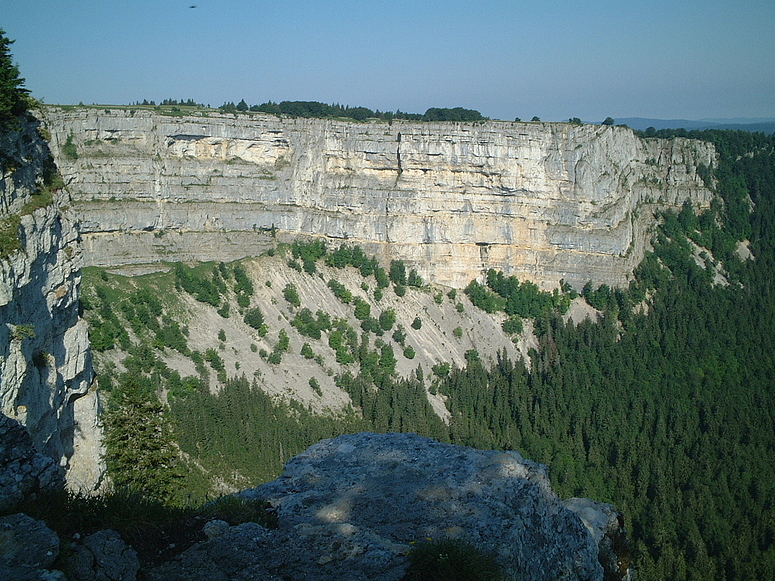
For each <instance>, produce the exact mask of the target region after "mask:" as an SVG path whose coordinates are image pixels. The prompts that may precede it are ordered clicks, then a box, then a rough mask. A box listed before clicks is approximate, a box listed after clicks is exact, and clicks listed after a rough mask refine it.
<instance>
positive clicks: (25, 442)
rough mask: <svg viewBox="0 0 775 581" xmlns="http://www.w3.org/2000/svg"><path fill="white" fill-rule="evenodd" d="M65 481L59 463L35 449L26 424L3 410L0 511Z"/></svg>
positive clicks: (54, 487) (1, 425)
mask: <svg viewBox="0 0 775 581" xmlns="http://www.w3.org/2000/svg"><path fill="white" fill-rule="evenodd" d="M63 482H64V479H63V474H62V469H61V468H60V467H59V464H58V463H57V462H55V461H54V460H53V459H52V458H49V457H48V456H44V455H43V454H41V453H40V452H37V451H36V450H35V448H34V447H33V445H32V438H31V437H30V433H29V432H28V431H27V430H26V428H25V427H24V426H22V425H21V424H20V423H19V422H17V421H16V420H12V419H11V418H9V417H7V416H5V415H3V414H0V511H7V510H11V509H14V508H15V507H17V506H18V505H19V504H20V503H21V502H22V501H24V500H27V499H31V498H34V495H38V494H39V493H45V492H49V491H52V490H54V489H56V488H58V487H61V486H62V484H63Z"/></svg>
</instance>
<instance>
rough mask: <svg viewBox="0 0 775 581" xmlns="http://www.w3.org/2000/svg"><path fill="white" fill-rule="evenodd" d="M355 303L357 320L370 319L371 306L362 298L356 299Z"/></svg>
mask: <svg viewBox="0 0 775 581" xmlns="http://www.w3.org/2000/svg"><path fill="white" fill-rule="evenodd" d="M353 302H354V303H355V318H356V319H358V320H359V321H365V320H366V319H368V318H369V315H370V314H371V305H370V304H369V303H367V302H366V301H364V300H363V299H362V298H360V297H356V298H355V301H353Z"/></svg>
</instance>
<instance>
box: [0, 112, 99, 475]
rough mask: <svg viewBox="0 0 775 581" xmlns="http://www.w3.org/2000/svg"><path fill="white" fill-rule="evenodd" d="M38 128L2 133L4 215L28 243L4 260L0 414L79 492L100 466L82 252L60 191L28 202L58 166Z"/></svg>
mask: <svg viewBox="0 0 775 581" xmlns="http://www.w3.org/2000/svg"><path fill="white" fill-rule="evenodd" d="M37 125H38V123H37V121H35V120H30V121H28V122H27V123H25V124H24V125H23V127H22V129H21V130H20V131H15V132H10V133H6V134H4V135H2V136H0V152H2V155H3V158H4V160H3V161H4V163H3V168H4V173H3V179H2V181H0V219H3V220H5V221H8V220H17V219H18V220H19V229H18V234H19V237H20V239H21V241H22V248H21V249H20V250H16V251H13V252H10V253H8V254H7V255H6V256H5V258H0V405H2V409H0V411H2V413H3V414H5V415H6V416H8V417H10V418H13V419H16V420H18V421H19V422H20V423H21V424H23V425H24V426H26V427H27V429H28V430H29V432H30V434H31V436H32V440H33V443H34V446H35V448H36V449H37V450H38V451H39V452H41V453H43V454H45V455H47V456H49V457H50V458H53V459H55V460H56V461H57V462H60V463H61V465H62V466H63V467H64V468H66V469H67V470H68V478H69V481H70V482H71V484H72V485H73V486H74V487H75V488H86V489H91V488H92V487H93V486H94V485H95V483H96V482H97V480H98V479H99V474H100V472H101V471H100V469H99V435H98V433H99V429H98V428H97V407H98V402H97V399H96V397H97V396H96V394H94V393H93V392H90V385H91V380H92V368H91V360H90V352H89V341H88V335H87V328H86V324H85V322H84V321H82V320H81V319H80V318H79V316H78V297H79V286H78V285H79V283H80V279H81V274H80V268H81V264H82V257H81V251H80V246H79V238H78V232H77V230H76V228H75V226H74V218H73V213H72V206H71V204H70V200H69V198H68V196H67V194H66V193H65V192H64V191H61V190H60V191H59V192H54V194H53V199H52V201H51V203H49V204H47V205H43V206H42V207H39V208H37V209H34V210H32V209H31V207H30V206H29V203H30V201H31V200H33V198H35V199H41V198H42V196H43V194H39V195H34V194H36V192H38V191H39V190H40V189H41V188H42V187H43V186H44V180H45V176H46V174H47V173H49V172H51V171H52V170H53V166H52V162H51V154H50V152H49V150H48V147H47V145H46V143H45V142H44V141H43V140H42V139H41V138H40V136H39V135H38V132H37ZM11 235H13V232H11Z"/></svg>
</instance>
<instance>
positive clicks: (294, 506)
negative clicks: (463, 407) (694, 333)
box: [150, 434, 622, 581]
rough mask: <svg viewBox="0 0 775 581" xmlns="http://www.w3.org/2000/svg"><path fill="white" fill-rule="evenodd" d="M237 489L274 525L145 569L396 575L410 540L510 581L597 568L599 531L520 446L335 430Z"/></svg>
mask: <svg viewBox="0 0 775 581" xmlns="http://www.w3.org/2000/svg"><path fill="white" fill-rule="evenodd" d="M241 494H242V495H243V496H245V497H255V498H262V499H267V500H269V501H270V502H271V503H272V504H273V505H274V506H275V507H276V509H277V513H278V519H279V527H278V528H277V529H276V530H266V529H263V528H262V527H260V526H259V525H256V524H253V523H247V524H243V525H239V526H236V527H226V526H213V527H210V528H212V529H213V531H211V534H208V536H209V537H211V538H210V539H209V540H208V541H205V542H203V543H200V544H199V545H195V546H194V547H192V548H191V549H189V550H187V551H186V552H185V553H183V554H182V555H181V557H179V558H178V559H177V560H176V561H173V562H171V563H168V564H165V565H163V566H161V567H159V568H157V569H156V570H155V571H153V572H152V573H151V575H150V577H151V578H152V579H158V580H161V579H165V580H167V579H203V580H204V579H208V580H209V579H305V580H308V581H309V580H320V581H322V580H330V579H338V580H356V579H370V580H385V581H387V580H392V581H397V580H399V579H401V578H402V576H403V575H404V573H405V572H406V568H407V564H408V558H407V556H406V554H407V552H408V551H409V549H410V547H411V545H412V543H414V542H416V541H423V540H424V539H426V538H427V537H431V538H433V539H436V540H440V539H444V538H456V539H460V540H463V541H466V542H469V543H471V544H473V545H476V546H479V547H482V548H484V549H487V550H490V551H493V552H494V553H495V554H496V555H497V559H498V562H499V564H500V565H501V566H502V567H503V568H504V571H505V573H506V575H505V578H511V577H509V575H516V576H517V578H524V579H534V580H540V579H547V580H548V579H567V580H571V579H603V576H604V569H603V566H602V565H601V563H600V561H599V551H600V548H599V546H600V547H602V546H603V535H600V538H599V539H596V538H595V536H594V534H593V530H592V529H591V528H590V529H588V528H587V526H586V525H585V522H584V521H583V520H582V519H581V518H579V517H578V516H577V515H576V513H575V512H573V511H571V510H568V509H567V508H566V507H565V506H564V505H563V504H562V502H560V500H559V499H558V498H557V496H556V494H555V493H554V492H553V491H552V490H551V488H550V484H549V479H548V478H547V475H546V468H545V467H544V466H541V465H539V464H535V463H533V462H530V461H528V460H525V459H523V458H522V457H521V456H520V455H519V454H518V453H516V452H484V451H479V450H473V449H470V448H463V447H460V446H452V445H449V444H441V443H438V442H435V441H433V440H430V439H428V438H422V437H419V436H416V435H414V434H381V435H377V434H354V435H347V436H340V437H338V438H334V439H332V440H324V441H322V442H320V443H318V444H315V445H314V446H311V447H310V448H308V449H307V451H306V452H304V453H302V454H300V455H299V456H297V457H295V458H294V459H292V460H291V461H290V462H289V463H288V464H287V465H286V468H285V471H284V472H283V474H282V476H281V477H280V478H278V479H277V480H275V481H273V482H270V483H267V484H264V485H262V486H260V487H258V488H256V489H253V490H249V491H245V492H243V493H241ZM607 506H608V505H598V506H597V507H595V506H586V508H587V509H588V510H589V511H590V514H591V515H592V516H591V517H590V518H591V520H593V521H594V520H595V519H597V520H603V521H605V522H607V519H608V514H607V513H604V511H603V507H607ZM609 508H610V507H609ZM598 513H600V514H599V515H598ZM595 515H598V516H595ZM216 525H225V523H216ZM597 530H598V529H595V531H597ZM610 578H611V579H621V578H622V576H621V575H619V576H616V577H610Z"/></svg>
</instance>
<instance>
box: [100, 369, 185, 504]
mask: <svg viewBox="0 0 775 581" xmlns="http://www.w3.org/2000/svg"><path fill="white" fill-rule="evenodd" d="M103 422H104V426H105V441H104V443H105V450H106V451H105V456H104V457H105V463H106V465H107V468H108V474H109V475H110V477H111V479H112V480H113V484H114V485H115V486H116V488H129V489H134V490H140V491H142V492H143V493H144V494H147V495H148V496H151V497H153V498H156V499H159V500H168V499H169V498H171V496H172V494H173V493H174V491H175V484H176V482H177V481H178V480H179V479H180V477H181V476H182V472H181V470H180V467H179V466H178V454H177V451H176V449H175V447H174V445H173V443H172V432H171V428H170V423H169V420H168V417H167V412H166V410H165V408H164V405H163V404H162V403H161V402H160V401H159V398H158V397H157V396H156V394H155V392H154V389H153V387H152V382H151V381H150V380H149V379H148V378H144V377H141V376H137V375H133V374H129V373H126V374H124V375H123V376H122V377H121V379H120V381H119V383H118V386H117V387H115V388H114V389H113V390H112V391H111V394H110V401H109V405H108V409H107V411H106V412H105V413H104V414H103Z"/></svg>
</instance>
